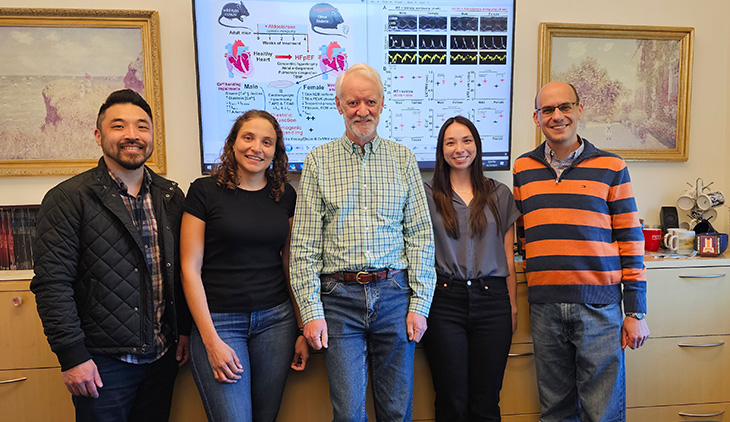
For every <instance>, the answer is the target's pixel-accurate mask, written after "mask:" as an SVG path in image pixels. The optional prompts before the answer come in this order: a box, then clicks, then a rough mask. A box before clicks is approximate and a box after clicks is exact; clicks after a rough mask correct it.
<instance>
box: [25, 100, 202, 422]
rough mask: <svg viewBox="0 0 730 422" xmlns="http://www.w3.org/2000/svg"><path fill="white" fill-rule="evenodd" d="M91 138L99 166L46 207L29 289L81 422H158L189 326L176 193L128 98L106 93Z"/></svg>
mask: <svg viewBox="0 0 730 422" xmlns="http://www.w3.org/2000/svg"><path fill="white" fill-rule="evenodd" d="M94 136H95V137H96V142H97V144H99V146H101V149H102V158H101V159H100V160H99V165H98V166H97V167H95V168H93V169H91V170H88V171H86V172H84V173H82V174H80V175H78V176H74V177H72V178H70V179H68V180H66V181H64V182H62V183H61V184H59V185H58V186H56V187H54V188H53V189H51V190H50V191H49V192H48V193H47V194H46V196H45V198H44V199H43V203H42V204H41V210H40V215H39V217H38V226H37V233H38V235H37V237H36V239H35V243H34V252H35V257H36V261H35V267H34V270H35V277H33V281H32V282H31V290H32V291H33V293H35V295H36V302H37V303H38V313H39V314H40V317H41V320H42V321H43V327H44V331H45V334H46V336H47V337H48V342H49V343H50V345H51V349H52V350H53V352H54V353H55V354H56V355H57V356H58V360H59V362H60V364H61V371H62V372H63V380H64V383H65V384H66V388H68V390H69V391H70V392H71V394H73V402H74V406H75V407H76V419H77V420H78V421H128V420H129V421H147V420H149V421H166V420H168V417H169V413H170V403H171V401H172V389H173V385H174V382H175V376H176V375H177V369H178V365H182V364H183V363H185V362H186V361H187V359H188V338H189V337H188V334H189V330H190V323H191V319H190V314H189V311H188V309H187V307H186V304H185V299H184V297H183V295H182V289H181V287H180V271H179V263H178V242H179V230H180V219H181V215H182V203H183V193H182V191H181V190H180V188H178V186H177V183H175V182H171V181H169V180H167V179H164V178H162V177H160V176H158V175H156V174H155V173H154V172H152V170H150V169H149V168H148V167H146V166H145V165H144V163H145V162H146V161H147V159H148V158H149V157H150V155H151V154H152V151H153V148H154V144H153V130H152V113H151V111H150V107H149V105H148V104H147V102H146V101H145V100H144V99H143V98H142V97H141V96H140V95H139V94H137V93H136V92H134V91H132V90H128V89H125V90H120V91H115V92H113V93H112V94H111V95H109V97H108V98H107V99H106V102H105V103H104V104H102V106H101V108H100V110H99V115H98V118H97V122H96V130H95V131H94Z"/></svg>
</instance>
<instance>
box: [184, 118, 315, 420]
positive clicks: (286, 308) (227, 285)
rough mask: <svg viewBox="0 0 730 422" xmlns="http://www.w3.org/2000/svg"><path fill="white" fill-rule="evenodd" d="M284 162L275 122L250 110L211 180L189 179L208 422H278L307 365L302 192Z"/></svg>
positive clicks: (188, 238)
mask: <svg viewBox="0 0 730 422" xmlns="http://www.w3.org/2000/svg"><path fill="white" fill-rule="evenodd" d="M287 162H288V159H287V156H286V152H285V149H284V141H283V135H282V131H281V128H280V127H279V124H278V122H277V121H276V119H275V118H274V117H273V116H271V115H270V114H269V113H267V112H265V111H260V110H251V111H249V112H246V113H245V114H243V115H242V116H240V117H239V118H238V119H237V120H236V122H235V123H234V125H233V127H232V128H231V132H230V134H229V135H228V137H227V139H226V143H225V146H224V148H223V154H222V155H221V158H220V164H219V165H218V166H217V167H216V169H215V170H214V171H213V174H212V176H210V177H203V178H200V179H197V180H196V181H195V182H193V183H192V184H191V185H190V189H189V191H188V195H187V198H186V200H185V213H184V214H183V220H182V227H181V230H180V258H181V262H182V275H183V288H184V291H185V297H186V299H187V302H188V305H189V307H190V311H191V313H192V314H193V318H194V320H195V325H194V327H193V331H192V333H191V344H190V360H191V364H192V371H193V377H194V378H195V382H196V384H197V386H198V391H199V392H200V395H201V397H202V399H203V405H204V406H205V411H206V413H207V415H208V418H209V419H210V420H225V421H239V420H240V421H261V422H268V421H275V420H276V415H277V413H278V411H279V405H280V403H281V397H282V394H283V392H284V385H285V384H286V376H287V374H288V370H289V367H291V368H293V369H295V370H298V371H301V370H303V369H304V367H305V366H306V363H307V359H308V349H307V342H306V340H305V339H304V337H303V336H301V335H299V336H298V335H297V326H300V327H301V318H300V317H299V315H298V314H299V311H298V309H297V308H296V304H295V302H294V300H293V299H292V297H291V294H290V289H289V282H288V271H289V239H290V231H291V222H292V217H293V215H294V204H295V202H296V193H295V191H294V189H293V188H292V186H291V185H290V184H289V183H287ZM297 322H298V324H297Z"/></svg>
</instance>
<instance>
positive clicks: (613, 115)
mask: <svg viewBox="0 0 730 422" xmlns="http://www.w3.org/2000/svg"><path fill="white" fill-rule="evenodd" d="M539 29H540V30H539V56H538V88H539V87H541V86H543V85H545V84H546V83H548V82H550V81H553V80H563V81H565V82H570V83H572V84H573V85H574V86H575V87H576V90H577V91H578V93H579V95H580V99H581V103H582V104H583V105H584V115H583V120H581V122H580V123H579V127H578V134H579V135H580V136H582V137H583V136H584V137H585V138H586V139H588V140H589V141H591V142H592V143H594V144H595V145H596V146H598V147H599V148H602V149H606V150H609V151H612V152H615V153H617V154H619V155H620V156H621V157H623V158H624V159H625V160H634V161H687V159H688V155H689V122H690V101H691V96H692V60H693V46H694V28H684V27H659V26H626V25H621V26H619V25H592V24H566V23H546V22H543V23H540V28H539ZM536 132H537V133H536V140H537V144H539V143H540V142H542V133H541V131H540V128H539V127H537V130H536Z"/></svg>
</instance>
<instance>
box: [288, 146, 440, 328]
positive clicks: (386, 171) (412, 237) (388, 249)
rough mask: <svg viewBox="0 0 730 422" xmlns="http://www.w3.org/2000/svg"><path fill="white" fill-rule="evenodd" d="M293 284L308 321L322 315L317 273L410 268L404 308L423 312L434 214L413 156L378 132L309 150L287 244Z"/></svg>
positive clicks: (429, 290) (430, 286)
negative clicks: (408, 297)
mask: <svg viewBox="0 0 730 422" xmlns="http://www.w3.org/2000/svg"><path fill="white" fill-rule="evenodd" d="M291 251H292V252H291V255H292V256H291V284H292V289H293V291H294V294H295V296H296V298H297V302H298V303H299V307H300V310H301V313H302V320H303V322H304V323H305V324H306V323H307V322H309V321H312V320H314V319H320V318H324V310H323V308H322V302H321V299H320V279H319V276H320V274H330V273H334V272H337V271H367V270H373V269H380V268H391V269H408V283H409V285H410V287H411V289H412V290H413V295H412V296H411V300H410V303H409V312H415V313H418V314H421V315H424V316H428V312H429V310H430V307H431V299H432V298H433V290H434V286H435V283H436V272H435V270H434V242H433V227H432V226H431V217H430V214H429V212H428V208H427V204H426V195H425V193H424V190H423V181H422V180H421V173H420V172H419V170H418V164H417V163H416V157H415V155H414V154H413V152H411V151H410V150H409V149H407V148H406V147H404V146H403V145H400V144H398V143H396V142H393V141H389V140H386V139H383V138H380V137H379V136H376V137H375V139H373V140H372V141H371V142H369V143H367V144H365V147H364V151H363V148H361V147H360V146H359V145H357V144H355V143H354V142H352V141H351V140H350V139H348V138H347V136H343V137H342V138H340V139H337V140H335V141H332V142H329V143H327V144H324V145H321V146H319V147H317V148H315V149H314V150H313V151H312V152H311V153H310V154H309V155H307V157H306V159H305V162H304V170H303V171H302V177H301V180H300V182H299V195H298V198H297V206H296V212H295V216H294V228H293V230H292V242H291Z"/></svg>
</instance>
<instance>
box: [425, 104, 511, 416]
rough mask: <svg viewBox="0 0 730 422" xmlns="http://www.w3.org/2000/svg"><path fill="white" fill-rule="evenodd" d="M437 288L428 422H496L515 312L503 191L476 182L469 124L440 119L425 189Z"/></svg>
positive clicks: (480, 178)
mask: <svg viewBox="0 0 730 422" xmlns="http://www.w3.org/2000/svg"><path fill="white" fill-rule="evenodd" d="M425 187H426V195H427V198H428V206H429V209H430V212H431V219H432V221H433V229H434V235H435V241H436V271H437V274H438V283H437V284H436V292H435V294H434V299H433V304H432V305H431V312H430V315H429V318H428V331H427V332H426V335H425V337H424V340H423V341H424V345H425V349H426V354H427V356H428V362H429V365H430V367H431V374H432V376H433V384H434V389H435V390H436V402H435V406H436V421H449V422H456V421H471V422H473V421H499V420H501V419H500V409H499V393H500V390H501V389H502V378H503V377H504V369H505V366H506V365H507V355H508V353H509V348H510V343H511V341H512V333H513V332H514V331H515V329H516V328H517V308H516V306H515V291H516V281H515V268H514V253H513V243H514V227H513V224H514V222H515V220H517V217H519V211H518V210H517V207H516V205H515V201H514V198H513V197H512V192H511V190H510V189H509V188H508V187H507V186H505V185H504V184H502V183H500V182H497V181H495V180H493V179H490V178H487V177H484V174H483V173H482V143H481V139H480V138H479V133H478V132H477V129H476V127H475V126H474V124H473V123H472V122H471V121H469V120H468V119H466V118H464V117H462V116H456V117H453V118H450V119H448V120H447V121H446V122H445V123H444V125H443V127H442V128H441V131H440V132H439V136H438V144H437V147H436V165H435V169H434V176H433V180H431V182H427V183H426V184H425Z"/></svg>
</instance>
